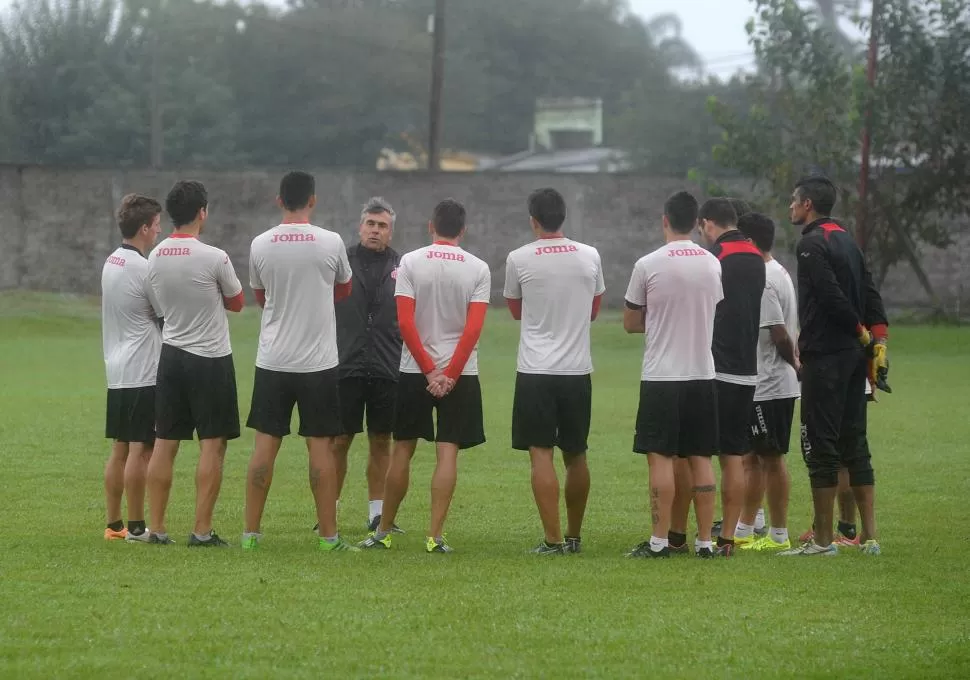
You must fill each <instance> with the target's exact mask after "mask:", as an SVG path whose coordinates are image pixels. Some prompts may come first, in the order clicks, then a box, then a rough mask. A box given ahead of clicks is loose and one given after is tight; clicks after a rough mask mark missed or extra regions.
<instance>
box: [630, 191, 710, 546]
mask: <svg viewBox="0 0 970 680" xmlns="http://www.w3.org/2000/svg"><path fill="white" fill-rule="evenodd" d="M696 226H697V200H696V199H695V198H694V197H693V196H691V195H690V194H689V193H687V192H684V191H682V192H680V193H677V194H674V195H673V196H671V197H670V198H669V199H667V202H666V203H665V205H664V216H663V232H664V238H665V239H666V241H667V243H666V245H664V246H663V247H661V248H658V249H657V250H655V251H654V252H652V253H650V254H649V255H646V256H645V257H642V258H640V260H639V261H638V262H637V263H636V265H635V266H634V268H633V275H632V277H631V278H630V285H629V287H628V288H627V292H626V308H625V309H624V311H623V328H624V329H625V330H626V332H627V333H648V334H649V340H648V341H647V342H646V350H645V352H644V356H643V372H642V377H641V382H640V406H639V409H638V410H637V424H636V434H635V435H634V441H633V450H634V452H635V453H642V454H646V455H647V463H648V465H649V467H650V508H651V513H652V534H651V536H650V540H649V541H644V542H643V543H641V544H639V545H638V546H636V547H635V548H634V549H633V550H632V551H631V552H630V553H629V555H630V556H631V557H668V556H669V555H670V550H669V547H668V546H669V538H668V535H669V532H670V521H671V513H672V509H673V502H674V493H675V483H674V460H675V458H677V457H680V458H686V459H687V461H688V466H689V469H690V473H691V476H692V477H693V484H694V486H693V490H692V491H693V499H694V511H695V513H696V515H697V525H698V526H697V539H696V542H695V551H696V554H697V555H698V556H699V557H713V556H714V551H713V549H712V546H711V524H712V523H713V520H714V492H715V490H716V487H715V484H714V468H713V467H712V465H711V457H712V456H713V455H714V454H715V453H716V452H717V445H718V418H717V391H716V389H715V386H714V357H713V354H712V351H711V343H712V340H713V335H714V315H715V308H716V307H717V304H718V302H720V300H721V298H722V297H723V293H722V289H721V265H720V263H719V262H718V261H717V258H715V257H714V256H713V255H711V253H710V252H708V251H707V250H705V249H704V248H701V247H700V246H698V245H696V244H695V243H694V242H693V241H691V240H690V233H691V232H692V231H693V230H694V228H695V227H696Z"/></svg>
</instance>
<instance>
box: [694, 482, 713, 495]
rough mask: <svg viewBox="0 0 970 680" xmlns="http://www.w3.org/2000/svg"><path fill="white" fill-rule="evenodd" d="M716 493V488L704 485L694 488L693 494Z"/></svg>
mask: <svg viewBox="0 0 970 680" xmlns="http://www.w3.org/2000/svg"><path fill="white" fill-rule="evenodd" d="M715 491H717V486H715V485H714V484H705V485H703V486H695V487H694V493H714V492H715Z"/></svg>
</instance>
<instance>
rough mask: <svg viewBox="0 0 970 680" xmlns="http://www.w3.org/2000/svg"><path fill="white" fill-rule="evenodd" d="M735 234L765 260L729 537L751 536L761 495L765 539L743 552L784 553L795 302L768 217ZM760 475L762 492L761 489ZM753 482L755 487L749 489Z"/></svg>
mask: <svg viewBox="0 0 970 680" xmlns="http://www.w3.org/2000/svg"><path fill="white" fill-rule="evenodd" d="M738 229H740V230H741V233H743V234H744V235H745V236H747V237H748V238H749V239H751V241H752V242H753V243H754V244H755V246H757V248H758V250H760V251H761V253H762V255H763V257H764V260H765V290H764V293H763V294H762V297H761V332H760V335H759V337H758V386H757V389H756V390H755V395H754V409H753V412H752V414H751V443H752V447H753V450H754V453H753V454H752V455H749V456H747V457H746V460H745V463H746V468H747V469H748V470H750V471H751V472H752V474H750V475H748V483H747V485H746V490H745V504H744V509H743V511H742V513H741V519H740V521H739V522H738V526H737V530H736V531H735V533H734V537H735V539H746V538H749V537H751V536H753V534H754V521H755V516H756V515H757V512H758V507H759V506H760V505H761V497H762V491H763V490H764V491H765V492H766V494H765V495H766V496H767V500H768V518H769V520H770V528H769V531H768V534H767V535H765V536H763V537H761V538H759V539H757V540H756V541H755V542H753V543H748V544H746V545H742V547H741V549H742V550H757V551H766V550H767V551H770V550H787V549H788V548H790V547H791V542H790V541H789V538H788V496H789V493H790V491H791V478H790V477H789V475H788V467H787V466H786V465H785V454H787V453H788V446H789V440H790V439H791V428H792V422H793V421H794V417H795V400H796V399H798V397H799V395H800V393H801V388H800V386H799V384H798V370H799V368H800V367H799V363H798V352H797V349H796V348H797V347H798V344H797V343H798V300H797V299H796V297H795V286H794V284H793V283H792V280H791V277H790V276H789V275H788V272H787V271H786V270H785V268H784V267H783V266H782V265H781V263H780V262H778V261H777V260H776V259H774V258H773V257H772V256H771V249H772V247H773V246H774V242H775V223H774V222H773V221H772V220H771V218H770V217H767V216H766V215H762V214H759V213H748V214H747V215H744V216H742V217H741V218H740V219H739V220H738ZM762 474H763V475H764V486H763V487H762V484H761V483H760V479H761V476H762ZM752 482H754V483H752Z"/></svg>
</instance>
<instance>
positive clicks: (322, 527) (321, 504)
mask: <svg viewBox="0 0 970 680" xmlns="http://www.w3.org/2000/svg"><path fill="white" fill-rule="evenodd" d="M333 440H334V438H333V437H307V440H306V448H307V453H308V454H309V459H310V468H309V472H310V492H311V493H312V494H313V502H314V503H315V504H316V508H317V522H318V523H319V528H318V534H319V536H320V537H321V538H330V539H333V538H336V536H337V466H336V462H335V458H334V455H333V446H334V441H333Z"/></svg>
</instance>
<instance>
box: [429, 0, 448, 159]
mask: <svg viewBox="0 0 970 680" xmlns="http://www.w3.org/2000/svg"><path fill="white" fill-rule="evenodd" d="M433 20H434V23H433V27H432V28H431V31H432V33H433V34H434V36H433V46H432V55H431V102H430V106H429V116H430V120H429V121H428V170H429V171H430V172H435V171H437V170H440V169H441V160H440V150H439V144H440V140H441V89H442V85H443V84H444V77H445V0H435V3H434V17H433ZM429 23H430V22H429Z"/></svg>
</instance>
